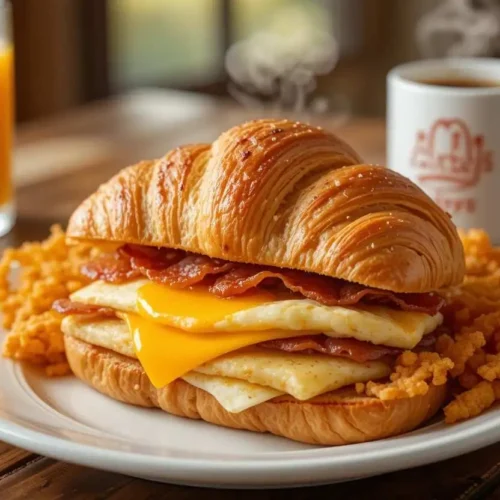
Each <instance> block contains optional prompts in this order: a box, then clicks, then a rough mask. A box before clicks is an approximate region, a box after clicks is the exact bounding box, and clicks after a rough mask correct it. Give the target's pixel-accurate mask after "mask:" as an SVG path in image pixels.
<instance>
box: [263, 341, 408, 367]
mask: <svg viewBox="0 0 500 500" xmlns="http://www.w3.org/2000/svg"><path fill="white" fill-rule="evenodd" d="M258 345H259V347H265V348H267V349H276V350H280V351H286V352H300V353H302V354H314V353H315V352H319V353H321V354H327V355H328V356H337V357H341V358H348V359H352V360H353V361H356V362H358V363H366V362H367V361H375V360H377V359H380V358H383V357H385V356H397V355H399V354H400V353H401V352H402V350H401V349H397V348H396V347H387V346H383V345H375V344H371V343H370V342H362V341H361V340H357V339H337V338H333V337H327V336H326V335H304V336H302V337H294V338H288V339H276V340H269V341H267V342H261V343H260V344H258Z"/></svg>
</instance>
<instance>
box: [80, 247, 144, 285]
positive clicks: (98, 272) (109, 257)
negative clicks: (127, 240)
mask: <svg viewBox="0 0 500 500" xmlns="http://www.w3.org/2000/svg"><path fill="white" fill-rule="evenodd" d="M80 271H81V273H82V274H83V275H84V276H86V277H87V278H90V279H91V280H92V281H94V280H98V279H101V280H104V281H107V282H108V283H123V282H125V281H130V280H133V279H138V278H140V277H141V276H142V273H141V271H140V270H139V269H136V268H134V267H132V263H131V260H130V259H129V258H128V257H124V256H122V255H121V254H120V253H113V254H109V253H108V254H103V255H100V256H99V257H98V258H97V259H95V260H92V261H90V262H87V263H86V264H84V265H83V266H82V268H81V269H80Z"/></svg>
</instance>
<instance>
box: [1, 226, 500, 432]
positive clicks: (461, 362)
mask: <svg viewBox="0 0 500 500" xmlns="http://www.w3.org/2000/svg"><path fill="white" fill-rule="evenodd" d="M460 237H461V239H462V242H463V245H464V248H465V254H466V268H467V274H466V278H465V280H464V283H463V284H462V285H460V286H457V287H454V288H451V289H447V290H445V291H442V292H441V293H442V295H443V297H444V298H445V299H446V302H447V304H446V306H445V307H444V310H443V313H444V316H445V322H444V327H443V333H441V334H440V336H439V337H438V339H437V342H436V345H435V352H419V353H415V352H411V351H406V352H404V353H402V354H401V355H400V356H399V357H398V358H397V360H396V364H395V367H394V370H393V373H392V374H391V376H390V380H389V381H388V382H386V383H378V382H368V383H366V384H356V390H357V392H358V393H360V394H366V395H368V396H374V397H378V398H380V399H382V400H390V399H400V398H406V397H414V396H418V395H423V394H425V393H426V392H427V391H428V390H429V386H430V385H431V384H434V385H442V384H445V383H446V382H447V380H448V379H450V378H451V379H452V390H453V396H454V397H453V399H452V400H451V402H450V403H449V404H448V405H447V406H446V407H445V408H444V413H445V417H446V421H447V422H448V423H453V422H457V421H459V420H463V419H466V418H470V417H473V416H475V415H478V414H479V413H481V412H482V411H484V410H486V409H487V408H489V407H490V406H491V405H492V404H493V403H494V402H495V401H496V400H497V399H500V247H498V248H495V247H493V246H492V245H491V242H490V240H489V237H488V235H487V234H486V233H485V232H484V231H480V230H471V231H469V232H461V234H460ZM96 252H97V250H95V249H92V247H91V246H90V245H88V244H78V245H76V246H68V245H67V244H66V242H65V239H64V232H63V231H62V230H61V228H60V227H58V226H55V227H53V228H52V230H51V236H50V237H49V238H48V239H47V240H46V241H44V242H41V243H25V244H24V245H22V246H21V247H20V248H18V249H9V250H7V251H5V252H4V254H3V257H2V259H1V260H0V310H1V312H2V314H3V326H4V328H6V329H8V330H10V331H9V333H8V334H7V337H6V339H5V343H4V348H3V354H4V355H5V356H8V357H11V358H14V359H17V360H23V361H28V362H30V363H35V364H38V365H42V366H44V367H45V370H46V373H47V374H48V375H51V376H55V375H63V374H66V373H69V371H70V370H69V366H68V364H67V361H66V357H65V353H64V343H63V335H62V332H61V329H60V324H61V319H62V317H61V316H60V315H59V314H58V313H56V312H55V311H52V310H51V306H52V303H53V302H54V301H55V300H57V299H63V298H67V297H68V296H69V295H70V294H71V293H72V292H74V291H76V290H78V289H79V288H81V287H82V286H85V285H86V284H87V283H88V279H87V278H85V277H84V276H83V275H82V274H80V268H81V266H82V264H84V263H85V262H87V261H88V260H89V259H91V258H93V257H95V254H96ZM13 265H19V266H20V267H21V272H20V286H19V287H17V288H15V287H12V285H11V283H10V281H9V275H10V273H11V268H12V266H13ZM440 331H441V330H440Z"/></svg>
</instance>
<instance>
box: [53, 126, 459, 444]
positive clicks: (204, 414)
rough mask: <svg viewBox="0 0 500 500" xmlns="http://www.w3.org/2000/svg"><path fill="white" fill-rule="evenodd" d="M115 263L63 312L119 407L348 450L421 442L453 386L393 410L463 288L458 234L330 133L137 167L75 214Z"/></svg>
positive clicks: (271, 138)
mask: <svg viewBox="0 0 500 500" xmlns="http://www.w3.org/2000/svg"><path fill="white" fill-rule="evenodd" d="M67 237H68V238H69V241H72V242H75V241H78V242H82V241H85V242H92V243H93V244H95V246H96V247H99V248H100V249H102V251H101V253H99V255H98V256H97V257H96V258H95V259H94V260H92V261H90V262H88V263H87V264H86V265H85V266H84V268H83V270H82V272H83V273H84V274H85V275H86V276H87V277H89V278H90V279H91V280H92V282H91V284H90V285H88V286H86V287H84V288H82V289H80V290H78V291H77V292H75V293H73V294H72V295H71V298H70V300H68V299H64V300H60V301H58V302H56V303H55V305H54V307H55V309H56V310H58V311H59V312H62V313H63V314H64V315H65V317H64V320H63V324H62V329H63V332H64V336H65V345H66V353H67V357H68V361H69V364H70V366H71V369H72V370H73V372H74V373H75V374H76V375H77V376H78V377H79V378H80V379H82V380H83V381H85V382H86V383H88V384H89V385H91V386H93V387H94V388H95V389H97V390H98V391H100V392H102V393H104V394H107V395H108V396H111V397H112V398H115V399H117V400H120V401H124V402H127V403H131V404H134V405H139V406H145V407H159V408H161V409H162V410H164V411H166V412H168V413H171V414H174V415H178V416H181V417H188V418H192V419H202V420H205V421H207V422H212V423H214V424H217V425H222V426H226V427H232V428H236V429H247V430H251V431H258V432H270V433H272V434H276V435H279V436H286V437H288V438H290V439H294V440H297V441H302V442H307V443H317V444H324V445H339V444H346V443H354V442H361V441H367V440H373V439H379V438H383V437H387V436H391V435H395V434H399V433H402V432H405V431H408V430H410V429H413V428H415V427H416V426H418V425H419V424H421V423H422V422H423V421H425V420H426V419H428V418H430V417H431V416H432V415H434V414H435V413H436V412H437V411H438V409H439V408H440V407H441V406H442V404H443V402H444V399H445V397H446V384H442V385H431V386H430V389H429V390H428V391H427V392H426V393H425V394H422V395H417V396H415V397H412V398H402V399H392V400H389V401H384V400H381V399H378V398H376V397H369V396H367V395H366V394H363V395H362V394H359V393H358V392H357V391H356V386H355V384H359V383H367V382H369V381H378V380H384V379H387V377H388V375H389V374H390V373H391V370H392V366H393V364H394V362H395V359H396V358H397V357H398V356H399V355H400V354H401V353H402V352H403V351H405V350H416V351H417V352H418V350H419V349H422V348H423V346H425V347H427V349H429V347H428V346H432V340H433V338H434V332H435V331H436V329H438V328H439V326H440V324H441V322H442V320H443V316H442V313H441V312H440V308H441V307H442V305H443V301H442V299H441V298H440V296H439V295H438V294H434V293H433V292H434V291H436V290H438V289H440V288H441V287H446V286H450V285H454V284H458V283H460V282H461V280H462V278H463V274H464V257H463V249H462V246H461V243H460V240H459V238H458V235H457V232H456V229H455V227H454V226H453V224H452V222H451V221H450V218H449V216H448V215H447V214H445V213H444V212H443V211H442V210H441V209H440V208H439V207H438V206H437V205H436V204H435V203H434V202H433V201H432V200H431V199H430V198H429V197H427V196H426V195H425V194H424V193H423V192H422V191H421V190H420V189H419V188H417V187H416V186H415V185H414V184H413V183H412V182H410V181H409V180H408V179H406V178H404V177H402V176H401V175H399V174H397V173H395V172H393V171H390V170H387V169H385V168H383V167H379V166H373V165H366V164H363V162H362V160H361V158H360V157H359V156H358V155H357V154H356V152H355V151H353V149H351V147H349V146H348V145H347V144H345V143H344V142H343V141H341V140H340V139H339V138H337V137H336V136H334V135H333V134H331V133H328V132H326V131H324V130H322V129H321V128H319V127H318V128H316V127H312V126H309V125H306V124H302V123H298V122H291V121H286V120H258V121H252V122H249V123H245V124H243V125H240V126H237V127H234V128H232V129H231V130H229V131H227V132H225V133H224V134H222V135H221V136H220V137H219V138H218V139H217V140H216V141H215V142H214V143H213V144H196V145H190V146H184V147H180V148H177V149H174V150H172V151H171V152H169V153H168V154H167V155H166V156H164V157H163V158H161V159H159V160H152V161H142V162H140V163H138V164H137V165H134V166H131V167H128V168H126V169H124V170H123V171H121V172H120V173H119V174H118V175H116V176H115V177H113V178H112V179H111V180H110V181H109V182H107V183H106V184H104V185H102V186H101V187H100V188H99V189H98V190H97V191H96V192H95V193H94V194H92V195H91V196H90V197H89V198H88V199H87V200H85V201H84V202H83V203H82V204H81V205H80V206H79V207H78V208H77V209H76V211H75V212H74V214H73V215H72V217H71V219H70V222H69V225H68V229H67Z"/></svg>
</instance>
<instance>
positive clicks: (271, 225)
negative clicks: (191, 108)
mask: <svg viewBox="0 0 500 500" xmlns="http://www.w3.org/2000/svg"><path fill="white" fill-rule="evenodd" d="M67 234H68V237H69V238H70V239H79V240H81V239H83V240H101V241H112V242H127V243H136V244H141V245H151V246H161V247H171V248H181V249H184V250H187V251H191V252H196V253H201V254H205V255H209V256H211V257H218V258H222V259H226V260H232V261H236V262H247V263H255V264H266V265H273V266H279V267H286V268H294V269H300V270H304V271H312V272H315V273H319V274H324V275H328V276H333V277H337V278H343V279H346V280H349V281H353V282H358V283H362V284H364V285H367V286H371V287H377V288H384V289H389V290H393V291H397V292H426V291H431V290H435V289H438V288H440V287H443V286H448V285H453V284H457V283H459V282H460V281H461V280H462V279H463V274H464V255H463V249H462V245H461V243H460V240H459V238H458V235H457V232H456V229H455V227H454V225H453V224H452V222H451V220H450V217H449V216H448V215H447V214H446V213H445V212H443V210H441V209H440V208H439V207H438V206H437V205H436V204H435V203H434V202H433V201H432V200H431V199H430V198H429V197H428V196H427V195H425V194H424V193H423V192H422V191H421V190H420V189H419V188H418V187H417V186H416V185H415V184H413V183H412V182H411V181H409V180H408V179H406V178H405V177H402V176H401V175H399V174H397V173H395V172H393V171H391V170H388V169H386V168H384V167H379V166H373V165H364V164H362V160H361V158H360V157H359V156H358V155H357V154H356V152H355V151H354V150H353V149H352V148H351V147H350V146H348V145H347V144H346V143H344V142H343V141H342V140H340V139H339V138H338V137H336V136H335V135H333V134H331V133H328V132H326V131H324V130H322V129H321V128H319V127H312V126H310V125H306V124H303V123H298V122H291V121H287V120H257V121H251V122H248V123H244V124H242V125H239V126H237V127H234V128H232V129H230V130H228V131H227V132H225V133H223V134H222V135H221V136H220V137H219V138H218V139H217V140H216V141H215V142H213V143H212V144H195V145H189V146H182V147H179V148H176V149H174V150H172V151H170V152H169V153H167V154H166V155H165V156H164V157H163V158H160V159H158V160H151V161H142V162H140V163H138V164H136V165H133V166H131V167H128V168H125V169H124V170H122V171H121V172H120V173H118V174H117V175H116V176H115V177H113V178H112V179H111V180H109V181H108V182H107V183H106V184H103V185H102V186H101V187H100V188H99V189H98V190H97V192H95V193H94V194H93V195H91V196H90V197H89V198H87V199H86V200H85V201H84V202H83V203H82V204H81V205H80V206H79V207H78V208H77V209H76V211H75V212H74V213H73V215H72V217H71V219H70V221H69V225H68V229H67Z"/></svg>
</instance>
